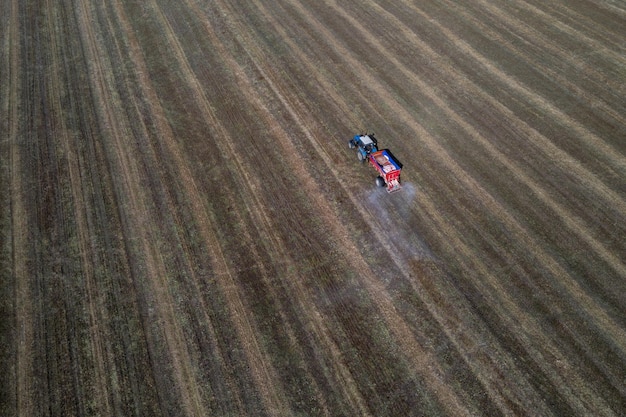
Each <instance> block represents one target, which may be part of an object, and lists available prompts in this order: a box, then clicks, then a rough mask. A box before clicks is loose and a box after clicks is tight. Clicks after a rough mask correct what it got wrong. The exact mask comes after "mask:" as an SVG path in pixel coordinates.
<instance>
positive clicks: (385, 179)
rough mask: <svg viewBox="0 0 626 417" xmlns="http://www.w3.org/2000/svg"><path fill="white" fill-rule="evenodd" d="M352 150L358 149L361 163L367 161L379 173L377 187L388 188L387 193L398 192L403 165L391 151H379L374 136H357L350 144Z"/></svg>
mask: <svg viewBox="0 0 626 417" xmlns="http://www.w3.org/2000/svg"><path fill="white" fill-rule="evenodd" d="M348 145H349V146H350V148H351V149H354V148H357V157H358V158H359V161H360V162H361V163H363V162H365V161H366V160H368V161H369V163H370V165H372V167H373V168H374V169H375V170H376V171H378V177H376V185H377V186H379V187H385V186H387V192H388V193H391V192H394V191H398V190H399V189H400V188H402V186H401V185H400V172H401V171H402V164H401V163H400V161H398V160H397V159H396V157H395V156H393V154H392V153H391V151H390V150H389V149H382V150H378V141H377V140H376V138H375V137H374V135H373V134H365V135H356V136H354V137H353V138H352V139H350V141H349V142H348Z"/></svg>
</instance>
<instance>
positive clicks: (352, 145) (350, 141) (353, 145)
mask: <svg viewBox="0 0 626 417" xmlns="http://www.w3.org/2000/svg"><path fill="white" fill-rule="evenodd" d="M355 146H356V144H355V143H354V140H353V139H350V140H349V141H348V147H349V148H350V149H354V147H355Z"/></svg>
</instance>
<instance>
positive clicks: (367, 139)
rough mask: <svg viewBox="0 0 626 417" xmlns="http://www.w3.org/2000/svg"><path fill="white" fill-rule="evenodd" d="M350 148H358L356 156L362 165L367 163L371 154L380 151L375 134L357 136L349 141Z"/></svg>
mask: <svg viewBox="0 0 626 417" xmlns="http://www.w3.org/2000/svg"><path fill="white" fill-rule="evenodd" d="M348 146H350V149H354V148H357V153H356V156H357V158H359V161H361V163H363V162H365V160H366V159H367V156H368V155H369V154H371V153H374V152H377V151H378V148H377V146H378V141H377V140H376V138H375V137H374V134H373V133H369V134H367V133H366V134H364V135H361V134H359V135H355V136H354V137H353V138H352V139H350V140H349V141H348Z"/></svg>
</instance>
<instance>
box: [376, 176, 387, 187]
mask: <svg viewBox="0 0 626 417" xmlns="http://www.w3.org/2000/svg"><path fill="white" fill-rule="evenodd" d="M376 185H377V186H378V187H384V186H385V179H384V178H383V177H376Z"/></svg>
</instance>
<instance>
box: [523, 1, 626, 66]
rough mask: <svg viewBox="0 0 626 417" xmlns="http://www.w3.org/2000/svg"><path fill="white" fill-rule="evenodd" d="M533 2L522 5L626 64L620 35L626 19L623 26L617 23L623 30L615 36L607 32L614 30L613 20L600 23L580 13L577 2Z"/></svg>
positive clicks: (624, 45) (623, 45)
mask: <svg viewBox="0 0 626 417" xmlns="http://www.w3.org/2000/svg"><path fill="white" fill-rule="evenodd" d="M531 3H533V1H532V0H527V1H525V2H523V4H522V7H525V8H527V10H529V11H532V12H533V13H536V14H537V15H540V16H541V17H542V18H544V20H545V21H546V22H548V24H549V25H555V26H557V27H559V29H561V30H567V31H573V32H575V33H576V36H575V38H576V39H581V40H582V39H584V40H585V42H588V43H589V44H590V46H592V47H593V50H601V51H602V52H603V53H607V54H609V55H610V56H611V58H612V59H614V60H615V61H617V62H619V61H621V62H622V66H623V65H624V64H626V55H625V54H624V53H625V52H626V44H625V43H624V42H623V37H621V36H619V35H622V36H623V29H624V27H623V25H624V23H626V21H625V22H621V26H620V23H616V25H618V26H617V28H615V29H617V30H618V31H620V30H621V33H612V35H614V36H611V34H607V32H612V31H613V30H615V29H614V28H611V29H609V25H610V23H611V22H609V21H608V19H607V20H603V21H602V22H601V23H600V22H597V21H595V20H594V19H593V18H591V17H589V15H588V14H582V13H579V12H578V11H577V10H576V7H577V5H576V4H574V3H575V2H567V4H566V5H560V4H559V2H556V1H553V2H548V3H546V2H539V4H540V6H537V5H534V4H531ZM590 9H591V10H592V11H594V12H597V11H598V10H594V8H593V7H590ZM615 16H616V15H615V14H611V17H615ZM618 20H624V19H618ZM576 26H578V27H582V28H583V30H580V29H577V28H576ZM599 27H602V28H603V29H604V30H598V28H599ZM612 29H613V30H612ZM588 34H589V35H588ZM620 39H621V40H622V42H621V43H620V42H618V40H620Z"/></svg>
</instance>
